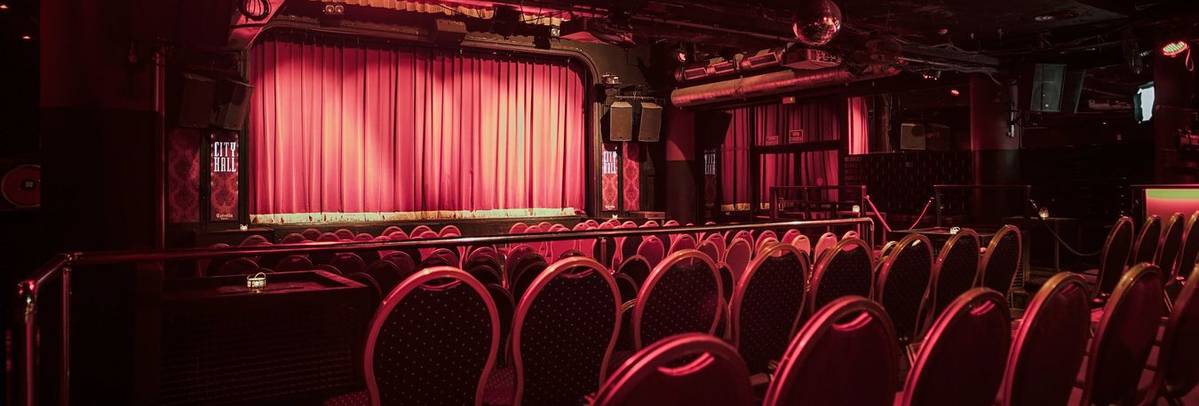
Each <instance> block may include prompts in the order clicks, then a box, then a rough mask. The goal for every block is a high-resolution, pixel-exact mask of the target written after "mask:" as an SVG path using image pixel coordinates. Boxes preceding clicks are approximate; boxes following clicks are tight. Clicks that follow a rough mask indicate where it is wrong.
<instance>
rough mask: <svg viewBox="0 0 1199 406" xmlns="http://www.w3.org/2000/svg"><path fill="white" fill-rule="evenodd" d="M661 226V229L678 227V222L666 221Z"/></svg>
mask: <svg viewBox="0 0 1199 406" xmlns="http://www.w3.org/2000/svg"><path fill="white" fill-rule="evenodd" d="M662 226H663V227H678V226H679V221H678V220H666V222H665V223H662Z"/></svg>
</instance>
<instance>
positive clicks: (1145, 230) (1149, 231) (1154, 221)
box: [1128, 216, 1162, 266]
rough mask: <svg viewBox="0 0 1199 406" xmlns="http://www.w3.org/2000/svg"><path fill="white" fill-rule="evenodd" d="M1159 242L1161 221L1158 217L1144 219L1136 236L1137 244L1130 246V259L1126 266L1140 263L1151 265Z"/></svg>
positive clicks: (1160, 239) (1160, 238)
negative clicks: (1143, 223)
mask: <svg viewBox="0 0 1199 406" xmlns="http://www.w3.org/2000/svg"><path fill="white" fill-rule="evenodd" d="M1161 241H1162V219H1161V217H1158V216H1149V217H1148V218H1146V219H1145V225H1144V226H1143V227H1141V233H1140V234H1137V242H1136V244H1133V246H1132V257H1130V258H1129V263H1128V265H1130V266H1131V265H1135V264H1139V263H1142V262H1148V263H1153V260H1154V256H1156V255H1157V247H1158V245H1159V244H1161Z"/></svg>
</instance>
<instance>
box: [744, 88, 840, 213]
mask: <svg viewBox="0 0 1199 406" xmlns="http://www.w3.org/2000/svg"><path fill="white" fill-rule="evenodd" d="M844 109H845V104H844V102H840V103H834V102H823V103H808V104H797V105H782V104H769V105H759V106H751V107H742V108H737V109H733V110H730V111H728V113H729V114H731V115H732V121H731V122H730V124H729V129H728V131H727V132H726V133H725V140H724V144H723V145H722V150H721V152H722V153H721V176H722V181H721V182H722V194H721V197H722V199H723V202H724V207H722V209H723V210H726V211H730V210H749V207H750V189H749V185H750V182H754V181H756V182H758V194H759V196H758V201H759V202H760V203H761V204H762V206H761V208H762V209H767V208H769V206H768V203H769V202H770V188H771V187H772V186H805V185H837V184H838V182H839V173H838V168H839V163H840V153H839V151H838V150H837V149H827V150H815V151H806V152H797V153H771V154H761V155H759V158H760V160H759V161H758V165H759V173H758V176H757V177H756V178H753V177H751V175H750V173H749V167H750V165H749V159H750V140H753V145H783V144H802V143H808V142H820V141H837V140H839V139H840V138H841V129H842V127H841V126H842V125H845V124H844V123H843V121H844V120H845V119H844V118H843V117H844V115H843V114H842V113H843V111H844Z"/></svg>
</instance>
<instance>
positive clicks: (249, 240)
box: [237, 234, 271, 247]
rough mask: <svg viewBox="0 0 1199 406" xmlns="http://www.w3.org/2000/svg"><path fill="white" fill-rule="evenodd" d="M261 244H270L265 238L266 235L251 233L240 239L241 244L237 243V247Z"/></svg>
mask: <svg viewBox="0 0 1199 406" xmlns="http://www.w3.org/2000/svg"><path fill="white" fill-rule="evenodd" d="M263 245H271V240H268V239H266V237H264V236H262V235H258V234H253V235H250V236H247V237H246V238H245V239H243V240H241V244H238V245H237V246H239V247H258V246H263Z"/></svg>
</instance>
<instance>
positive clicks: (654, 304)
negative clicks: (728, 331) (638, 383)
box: [632, 250, 724, 349]
mask: <svg viewBox="0 0 1199 406" xmlns="http://www.w3.org/2000/svg"><path fill="white" fill-rule="evenodd" d="M723 294H724V293H723V287H722V286H721V283H720V275H719V273H718V271H717V270H716V264H714V263H712V260H710V259H708V256H707V255H704V254H703V253H700V252H699V251H695V250H686V251H679V252H676V253H673V254H670V256H668V257H666V259H665V260H663V261H662V263H661V264H658V266H656V267H654V270H653V271H650V274H649V277H648V278H646V279H645V282H644V283H642V284H641V291H640V292H638V293H637V304H636V305H635V306H634V307H633V319H632V322H633V329H632V333H633V348H634V349H641V348H644V347H645V346H647V345H649V344H651V343H654V342H656V341H658V340H660V339H662V338H665V337H669V336H672V335H675V334H682V333H688V332H700V333H706V334H713V333H715V332H716V327H717V324H718V323H717V322H718V321H719V318H720V314H721V313H722V312H723V309H722V307H723V306H722V301H723V299H722V298H723Z"/></svg>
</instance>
